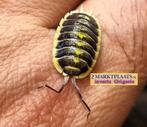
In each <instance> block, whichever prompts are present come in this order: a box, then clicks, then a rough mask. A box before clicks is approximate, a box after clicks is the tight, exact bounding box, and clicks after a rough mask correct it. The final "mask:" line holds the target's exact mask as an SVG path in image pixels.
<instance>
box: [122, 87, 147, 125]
mask: <svg viewBox="0 0 147 127" xmlns="http://www.w3.org/2000/svg"><path fill="white" fill-rule="evenodd" d="M122 127H147V86H146V87H145V88H144V90H143V91H142V94H141V95H140V97H139V98H138V100H137V102H136V104H135V106H134V107H133V108H132V111H131V112H130V114H129V116H128V118H127V120H126V121H125V122H124V125H123V126H122Z"/></svg>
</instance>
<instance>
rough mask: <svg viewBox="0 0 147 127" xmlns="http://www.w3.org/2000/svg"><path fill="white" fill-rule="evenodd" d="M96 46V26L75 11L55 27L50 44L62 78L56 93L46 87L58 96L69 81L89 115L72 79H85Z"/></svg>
mask: <svg viewBox="0 0 147 127" xmlns="http://www.w3.org/2000/svg"><path fill="white" fill-rule="evenodd" d="M100 43H101V30H100V25H99V23H98V22H97V20H96V19H95V18H94V17H93V16H92V15H90V14H88V13H85V12H76V11H71V12H69V13H67V14H66V15H65V16H64V18H62V19H61V21H60V24H59V26H58V27H57V30H56V34H55V38H54V44H53V64H54V66H55V68H56V69H57V71H58V72H59V73H61V74H62V75H63V76H64V83H63V84H62V86H61V88H60V89H59V90H55V89H53V88H51V87H50V86H47V85H46V87H48V88H50V89H52V90H54V91H55V92H58V93H59V92H61V91H62V89H63V88H64V86H65V85H66V84H67V82H68V81H69V78H71V81H72V84H73V86H74V87H75V89H76V91H77V93H78V95H79V97H80V99H81V100H82V102H83V103H84V105H85V106H86V108H87V109H88V111H89V113H90V111H91V110H90V108H89V106H88V105H87V104H86V102H85V101H84V100H83V98H82V95H81V92H80V89H79V87H78V86H77V84H76V79H81V78H85V77H86V76H88V75H89V74H90V72H91V71H92V69H93V68H94V65H95V63H96V61H97V57H98V54H99V50H100ZM89 113H88V115H89Z"/></svg>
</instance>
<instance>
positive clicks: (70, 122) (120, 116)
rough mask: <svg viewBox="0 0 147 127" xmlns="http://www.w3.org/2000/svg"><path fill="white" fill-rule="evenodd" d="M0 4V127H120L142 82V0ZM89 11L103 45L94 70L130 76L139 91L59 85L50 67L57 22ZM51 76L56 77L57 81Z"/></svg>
mask: <svg viewBox="0 0 147 127" xmlns="http://www.w3.org/2000/svg"><path fill="white" fill-rule="evenodd" d="M80 2H82V1H78V0H76V1H72V0H69V1H68V2H67V1H64V0H60V1H59V0H58V1H53V0H43V1H39V0H30V1H29V2H28V1H27V2H26V1H25V0H21V1H19V2H18V1H16V0H11V1H8V0H0V24H1V25H0V97H1V98H0V127H20V126H21V127H120V126H121V124H122V123H123V121H124V120H125V118H126V117H127V115H128V112H129V110H130V109H131V107H132V106H133V104H134V102H135V100H136V98H137V96H138V94H139V93H140V91H141V89H142V88H143V86H144V85H145V84H146V83H147V81H146V77H147V68H146V66H145V65H147V44H146V41H147V36H146V35H147V22H145V21H146V20H145V19H146V18H147V13H146V12H147V2H146V0H140V1H137V0H129V1H126V0H109V1H107V2H105V0H86V1H84V2H82V3H80ZM80 5H83V7H84V10H86V11H90V10H91V8H93V9H94V10H93V15H94V16H95V17H96V18H98V19H99V22H100V24H101V28H102V47H101V52H100V56H99V59H98V62H97V64H96V66H95V68H94V70H93V72H137V73H139V86H137V87H110V86H109V87H108V86H103V87H102V86H89V77H87V78H85V79H82V80H80V81H79V80H78V81H77V83H78V86H79V87H80V89H81V91H82V95H83V97H84V99H85V101H86V103H87V104H88V105H89V106H90V108H91V110H92V112H91V114H90V117H89V119H88V120H87V117H86V115H87V110H86V108H85V107H84V105H83V104H82V103H81V101H80V99H79V97H78V96H77V94H76V91H75V90H74V88H73V86H72V85H71V82H69V83H68V84H67V86H66V87H65V89H64V90H63V91H62V93H60V94H56V93H54V92H53V91H51V90H50V89H47V88H42V89H37V87H39V86H42V85H44V84H48V85H50V86H52V87H55V88H59V87H60V84H61V83H62V82H63V77H62V75H60V74H59V73H58V72H57V71H56V69H55V68H54V66H53V64H52V42H53V37H54V32H55V29H54V27H56V26H57V24H58V22H59V20H60V18H61V17H63V16H64V14H65V13H66V12H68V11H69V10H72V9H73V8H75V7H78V6H80ZM57 79H58V80H57Z"/></svg>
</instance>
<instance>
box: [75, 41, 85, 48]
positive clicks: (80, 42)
mask: <svg viewBox="0 0 147 127" xmlns="http://www.w3.org/2000/svg"><path fill="white" fill-rule="evenodd" d="M76 44H77V46H79V47H81V46H84V45H85V44H84V43H83V42H82V41H77V42H76Z"/></svg>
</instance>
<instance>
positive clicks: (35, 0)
mask: <svg viewBox="0 0 147 127" xmlns="http://www.w3.org/2000/svg"><path fill="white" fill-rule="evenodd" d="M81 1H82V0H68V1H66V0H30V1H27V0H21V1H17V0H13V1H8V0H6V1H1V2H0V3H1V5H0V9H1V12H5V13H3V15H4V16H14V17H17V18H19V19H20V20H25V21H26V22H30V23H33V24H38V25H41V26H46V27H55V26H56V25H57V24H58V22H59V20H60V19H61V17H62V16H63V15H64V14H65V13H66V12H67V11H69V10H71V9H74V8H75V7H76V6H77V5H78V4H79V3H80V2H81Z"/></svg>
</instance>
